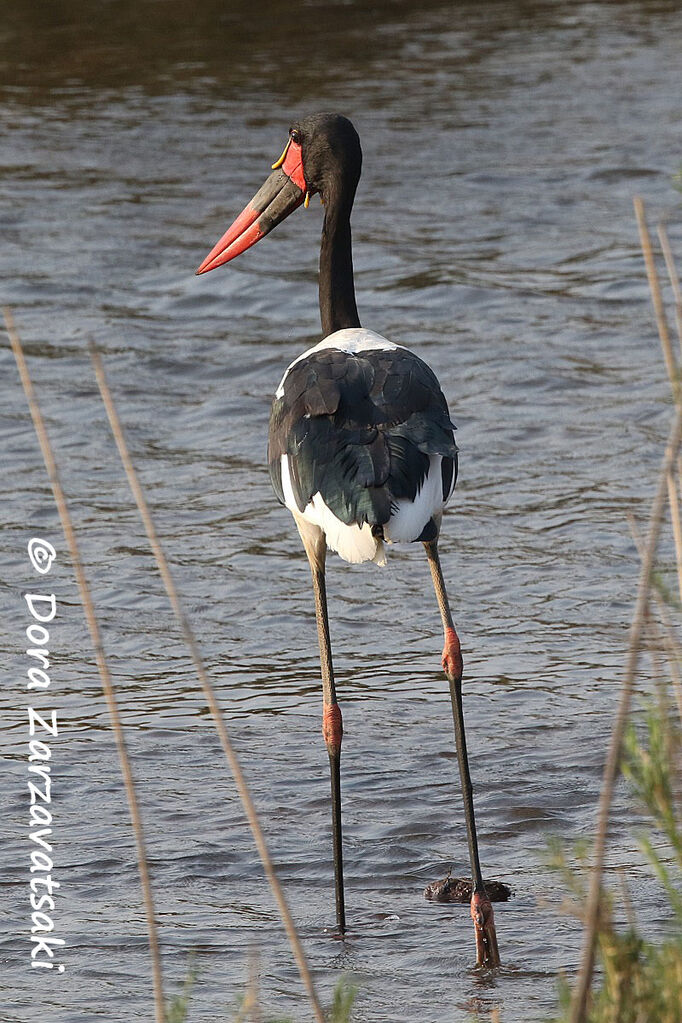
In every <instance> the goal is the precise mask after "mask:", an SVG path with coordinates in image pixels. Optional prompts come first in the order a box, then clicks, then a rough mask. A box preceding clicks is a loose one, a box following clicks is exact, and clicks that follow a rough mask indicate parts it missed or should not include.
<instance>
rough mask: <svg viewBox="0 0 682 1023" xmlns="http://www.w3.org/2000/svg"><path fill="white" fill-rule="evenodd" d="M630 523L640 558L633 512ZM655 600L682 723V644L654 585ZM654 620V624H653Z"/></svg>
mask: <svg viewBox="0 0 682 1023" xmlns="http://www.w3.org/2000/svg"><path fill="white" fill-rule="evenodd" d="M628 524H629V526H630V531H631V533H632V538H633V540H634V541H635V546H636V547H637V550H638V552H639V556H640V558H642V557H643V556H644V540H643V539H642V536H641V534H640V532H639V529H638V527H637V523H636V522H635V517H634V515H632V514H631V513H629V514H628ZM652 592H653V595H654V600H655V601H656V607H657V609H658V613H659V615H660V619H661V626H662V631H663V645H664V646H665V649H666V651H667V654H668V669H669V671H670V680H671V682H672V685H673V692H674V694H675V703H676V704H677V712H678V714H679V717H680V723H681V724H682V679H681V678H680V664H682V646H680V644H679V642H678V640H677V636H676V634H675V629H674V628H673V623H672V622H671V620H670V614H669V613H668V605H667V604H666V602H665V600H664V599H663V597H662V596H661V594H660V592H659V590H658V587H655V586H654V587H653V590H652ZM653 624H654V623H653V620H652V625H653Z"/></svg>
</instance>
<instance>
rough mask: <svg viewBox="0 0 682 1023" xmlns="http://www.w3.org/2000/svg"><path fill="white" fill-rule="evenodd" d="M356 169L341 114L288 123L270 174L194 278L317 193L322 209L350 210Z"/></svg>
mask: <svg viewBox="0 0 682 1023" xmlns="http://www.w3.org/2000/svg"><path fill="white" fill-rule="evenodd" d="M361 168H362V150H361V149H360V139H359V138H358V133H357V132H356V130H355V128H354V127H353V125H352V124H351V122H350V121H349V120H348V118H347V117H342V116H341V114H311V115H310V116H309V117H304V118H303V119H302V120H300V121H297V122H296V123H295V124H293V125H292V126H291V128H290V130H289V138H288V140H287V144H286V146H285V149H284V152H283V153H282V155H281V157H280V158H279V160H278V161H277V162H276V163H274V164H273V165H272V174H270V176H269V177H268V178H267V180H266V181H265V182H264V184H263V185H262V187H261V188H260V189H259V190H258V192H256V194H255V196H254V197H253V199H252V200H251V202H250V203H248V205H247V206H246V207H245V209H244V210H243V211H242V213H240V215H239V216H238V217H237V219H236V220H235V222H234V224H232V226H231V227H230V228H229V229H228V230H227V231H226V233H225V234H224V235H223V237H222V238H221V239H220V241H219V242H218V243H217V244H216V245H214V246H213V248H212V249H211V251H210V252H209V254H208V256H207V257H206V259H205V260H204V261H203V263H202V264H201V266H200V267H199V269H198V270H197V273H199V274H202V273H206V272H207V271H208V270H213V269H215V267H217V266H222V264H223V263H227V262H229V260H231V259H234V257H235V256H238V255H239V254H240V252H244V251H245V250H246V249H248V248H250V247H251V246H252V245H255V243H256V242H257V241H259V240H260V239H261V238H264V237H265V235H267V234H269V233H270V231H271V230H272V229H273V227H276V225H277V224H280V223H281V222H282V221H283V220H284V219H285V218H286V217H288V216H289V214H290V213H293V211H294V210H295V209H298V207H299V206H301V205H302V204H303V203H304V202H305V204H306V206H307V205H308V199H309V197H310V195H315V194H316V193H317V192H319V194H320V195H321V197H322V201H323V203H325V205H328V208H329V209H331V208H337V209H342V210H343V212H344V213H345V215H347V216H350V208H351V206H352V204H353V199H354V197H355V190H356V188H357V186H358V181H359V179H360V170H361Z"/></svg>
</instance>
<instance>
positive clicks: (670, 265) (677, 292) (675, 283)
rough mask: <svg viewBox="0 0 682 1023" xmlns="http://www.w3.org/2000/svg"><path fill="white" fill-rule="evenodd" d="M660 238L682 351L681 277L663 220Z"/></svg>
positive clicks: (660, 226)
mask: <svg viewBox="0 0 682 1023" xmlns="http://www.w3.org/2000/svg"><path fill="white" fill-rule="evenodd" d="M658 240H659V241H660V243H661V251H662V252H663V258H664V259H665V265H666V269H667V271H668V277H669V278H670V286H671V288H672V289H673V298H674V302H675V326H676V328H677V336H678V339H679V342H680V351H681V352H682V289H680V278H679V277H678V275H677V267H676V266H675V258H674V256H673V252H672V249H671V247H670V239H669V238H668V232H667V230H666V226H665V224H664V223H663V222H662V221H661V223H660V224H659V225H658Z"/></svg>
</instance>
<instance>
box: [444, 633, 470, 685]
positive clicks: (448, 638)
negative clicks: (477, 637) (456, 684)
mask: <svg viewBox="0 0 682 1023" xmlns="http://www.w3.org/2000/svg"><path fill="white" fill-rule="evenodd" d="M441 663H442V665H443V671H444V672H445V674H446V675H447V677H448V678H449V679H453V680H455V681H457V680H459V679H461V677H462V672H463V671H464V663H463V661H462V651H461V649H460V646H459V636H458V635H457V633H456V632H455V630H454V629H452V628H448V629H446V630H445V646H444V647H443V660H442V662H441Z"/></svg>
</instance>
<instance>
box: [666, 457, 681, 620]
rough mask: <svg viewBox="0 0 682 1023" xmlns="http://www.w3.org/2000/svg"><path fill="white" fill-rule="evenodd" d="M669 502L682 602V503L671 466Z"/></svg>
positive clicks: (673, 468)
mask: <svg viewBox="0 0 682 1023" xmlns="http://www.w3.org/2000/svg"><path fill="white" fill-rule="evenodd" d="M668 502H669V504H670V518H671V520H672V527H673V538H674V540H675V563H676V565H677V588H678V591H679V594H680V600H681V601H682V523H681V522H680V502H679V497H678V490H677V480H676V479H675V467H674V466H671V469H670V474H669V476H668Z"/></svg>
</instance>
